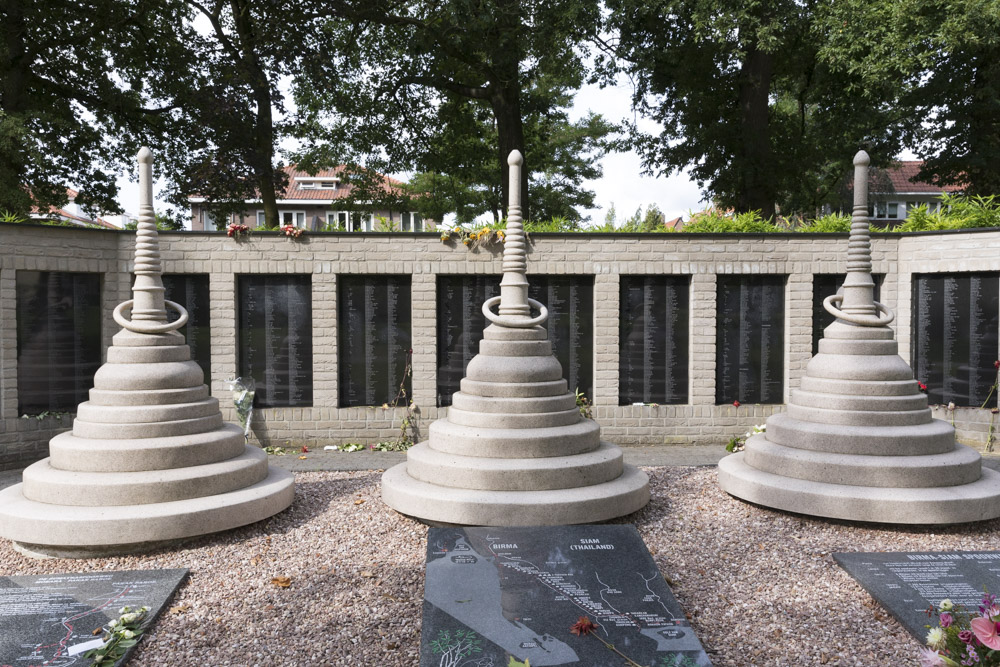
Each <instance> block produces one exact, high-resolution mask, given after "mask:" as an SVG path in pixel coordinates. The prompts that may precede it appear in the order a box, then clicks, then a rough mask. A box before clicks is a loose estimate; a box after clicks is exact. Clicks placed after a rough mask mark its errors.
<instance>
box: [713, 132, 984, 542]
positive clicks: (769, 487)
mask: <svg viewBox="0 0 1000 667" xmlns="http://www.w3.org/2000/svg"><path fill="white" fill-rule="evenodd" d="M868 164H869V159H868V154H867V153H865V152H864V151H860V152H859V153H858V154H857V155H856V156H855V158H854V212H853V216H852V220H851V235H850V240H849V241H848V251H847V278H846V279H845V280H844V286H843V289H842V292H843V294H836V295H830V296H829V297H827V298H826V300H825V301H824V304H823V305H824V307H825V308H826V309H827V311H829V312H830V314H832V315H833V316H834V317H836V318H837V319H836V320H835V321H834V322H833V323H832V324H831V325H830V326H828V327H827V328H826V330H825V331H824V337H823V340H821V341H820V344H819V352H818V353H817V354H816V356H814V357H813V358H812V360H811V361H810V362H809V365H808V366H807V367H806V372H805V376H804V377H803V378H802V384H801V386H800V388H799V389H795V390H793V391H792V392H791V398H790V400H789V403H788V410H787V411H786V412H784V413H782V414H777V415H774V416H772V417H770V418H769V419H768V420H767V428H766V430H765V432H764V433H762V434H759V435H755V436H753V437H751V438H750V439H748V440H747V443H746V449H745V451H743V452H741V453H738V454H734V455H732V456H727V457H726V458H724V459H723V460H722V461H721V462H720V463H719V484H720V485H721V486H722V488H723V489H724V490H725V491H727V492H728V493H730V494H732V495H734V496H736V497H738V498H743V499H744V500H748V501H750V502H753V503H757V504H759V505H764V506H767V507H774V508H777V509H783V510H788V511H792V512H797V513H800V514H810V515H814V516H822V517H831V518H837V519H848V520H852V521H873V522H881V523H900V524H948V523H962V522H967V521H980V520H983V519H992V518H995V517H997V516H1000V474H998V473H996V472H994V471H992V470H989V469H984V468H982V461H981V459H980V456H979V453H978V452H976V451H975V450H973V449H970V448H969V447H965V446H963V445H959V444H956V443H955V429H954V428H952V426H951V425H949V424H947V423H946V422H943V421H941V420H939V419H932V418H931V411H930V409H929V408H928V407H927V395H926V394H924V393H922V392H921V391H920V390H919V388H918V384H917V382H916V380H914V378H913V372H912V371H911V370H910V367H909V366H908V365H907V364H906V362H905V361H903V359H902V358H901V357H900V356H899V354H898V353H897V345H896V341H895V338H894V333H893V331H892V329H890V328H889V323H891V322H892V320H893V317H894V315H893V313H892V311H891V310H889V309H888V308H887V307H885V306H884V305H882V304H880V303H878V302H876V301H875V300H874V298H873V290H874V281H873V280H872V261H871V238H870V232H869V222H868V214H867V211H868V206H867V200H868Z"/></svg>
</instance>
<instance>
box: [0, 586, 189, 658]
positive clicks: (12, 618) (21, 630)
mask: <svg viewBox="0 0 1000 667" xmlns="http://www.w3.org/2000/svg"><path fill="white" fill-rule="evenodd" d="M187 573H188V571H187V570H183V569H182V570H128V571H123V572H81V573H70V574H44V575H38V576H32V577H0V665H16V666H17V667H33V666H39V667H40V666H41V665H59V667H70V666H76V665H80V666H81V667H82V666H84V665H89V664H90V660H87V659H85V658H84V657H83V654H84V653H85V652H87V651H89V650H90V649H93V648H99V647H100V646H101V644H102V642H101V635H100V633H98V634H97V635H95V634H94V631H95V630H96V629H98V628H101V627H103V626H105V625H107V623H108V622H109V621H111V620H113V619H116V618H118V616H119V614H118V610H119V609H121V608H122V607H125V606H128V607H132V608H133V609H138V608H141V607H143V606H146V607H149V614H148V616H147V620H146V626H147V627H148V626H150V625H152V623H153V622H154V621H155V620H156V617H157V616H159V614H160V611H161V610H162V609H163V607H164V606H165V605H166V604H167V600H169V599H170V596H171V595H173V593H174V591H175V590H177V587H178V586H180V584H181V582H182V581H184V577H186V576H187ZM134 650H135V648H134V647H133V648H131V649H129V650H128V652H127V653H126V654H125V656H124V657H123V658H122V659H121V660H120V661H119V662H118V664H119V665H121V664H124V663H125V662H127V661H128V658H129V657H130V656H131V654H132V652H133V651H134Z"/></svg>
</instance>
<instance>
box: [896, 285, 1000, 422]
mask: <svg viewBox="0 0 1000 667" xmlns="http://www.w3.org/2000/svg"><path fill="white" fill-rule="evenodd" d="M912 303H913V306H912V311H913V317H912V331H913V345H912V346H911V349H912V355H911V358H910V365H911V367H912V368H913V374H914V376H915V377H916V379H917V380H920V381H921V382H923V383H924V384H926V385H927V400H928V401H929V402H930V403H950V402H952V401H954V402H955V404H956V405H967V406H977V407H978V406H980V405H982V403H983V401H985V400H986V397H987V395H988V394H989V393H990V388H991V387H992V386H993V383H994V382H995V381H996V368H994V367H993V362H995V361H996V360H997V358H998V356H1000V342H998V317H1000V273H935V274H923V275H915V276H914V277H913V302H912ZM994 405H995V404H994Z"/></svg>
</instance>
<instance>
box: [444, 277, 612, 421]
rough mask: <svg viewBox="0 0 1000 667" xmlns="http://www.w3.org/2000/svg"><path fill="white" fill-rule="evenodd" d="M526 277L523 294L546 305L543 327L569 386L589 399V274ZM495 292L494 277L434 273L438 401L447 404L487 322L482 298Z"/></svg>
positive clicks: (591, 281) (497, 283)
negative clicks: (435, 285)
mask: <svg viewBox="0 0 1000 667" xmlns="http://www.w3.org/2000/svg"><path fill="white" fill-rule="evenodd" d="M528 282H529V285H528V296H529V297H531V298H532V299H535V300H536V301H538V302H539V303H542V304H544V305H545V307H546V308H548V309H549V320H548V322H546V323H545V328H546V330H547V331H548V335H549V340H551V341H552V351H553V353H554V354H555V357H556V359H558V360H559V363H560V364H561V365H562V369H563V377H564V378H566V382H567V383H568V385H569V390H570V391H574V390H575V389H577V388H579V390H580V391H581V392H583V393H584V394H585V395H586V396H587V397H589V398H593V396H594V380H593V378H594V277H593V276H550V275H530V276H528ZM499 293H500V277H499V276H492V275H481V276H480V275H472V276H470V275H445V274H439V275H438V277H437V304H438V312H437V356H438V383H437V385H438V391H437V393H438V406H441V407H443V406H447V405H451V395H452V394H453V393H455V392H456V391H458V390H459V383H460V382H461V380H462V378H463V377H464V376H465V368H466V366H467V365H468V363H469V360H471V359H472V357H474V356H475V355H476V354H477V353H478V352H479V341H480V340H482V337H483V329H485V328H486V325H487V324H488V322H487V321H486V318H485V317H483V313H482V310H481V309H482V305H483V302H484V301H485V300H486V299H489V298H491V297H493V296H496V295H498V294H499ZM494 312H496V307H495V306H494Z"/></svg>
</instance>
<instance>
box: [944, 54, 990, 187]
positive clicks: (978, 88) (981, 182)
mask: <svg viewBox="0 0 1000 667" xmlns="http://www.w3.org/2000/svg"><path fill="white" fill-rule="evenodd" d="M998 57H1000V48H997V47H995V46H987V47H983V48H982V49H980V52H979V53H977V54H976V56H975V58H974V60H973V62H974V72H975V73H974V74H973V77H972V91H973V92H972V100H971V102H970V103H969V104H968V106H967V107H966V108H967V109H968V120H967V122H968V130H967V132H966V133H964V134H966V136H967V137H969V139H970V141H969V143H968V155H967V156H966V157H965V159H964V160H963V161H964V162H965V168H964V169H962V170H961V172H959V171H958V170H953V173H951V174H949V176H951V180H953V181H954V182H957V183H958V184H959V185H963V186H965V192H966V193H967V194H971V195H982V196H984V197H988V196H990V195H995V194H997V193H1000V121H998V118H1000V116H998V112H1000V102H998V100H997V91H998V90H1000V61H998V60H997V58H998ZM956 172H957V173H956Z"/></svg>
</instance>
